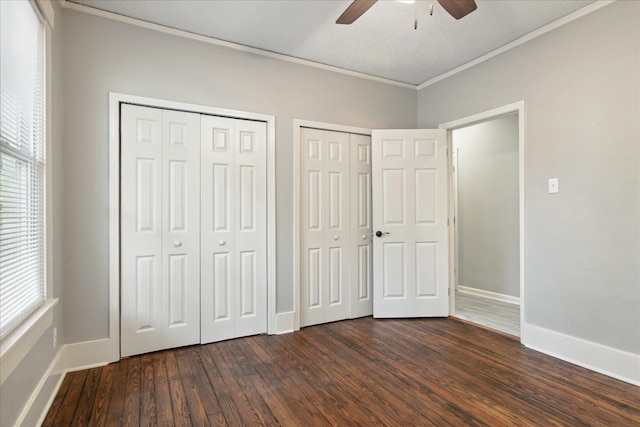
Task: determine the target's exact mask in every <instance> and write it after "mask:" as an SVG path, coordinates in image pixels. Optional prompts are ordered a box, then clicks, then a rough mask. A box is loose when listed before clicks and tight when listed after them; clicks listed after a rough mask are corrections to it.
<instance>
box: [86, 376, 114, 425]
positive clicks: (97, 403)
mask: <svg viewBox="0 0 640 427" xmlns="http://www.w3.org/2000/svg"><path fill="white" fill-rule="evenodd" d="M116 369H118V367H117V365H115V364H111V365H107V366H105V367H104V368H103V369H101V371H102V372H101V373H100V380H99V381H98V384H97V390H96V396H95V398H94V400H93V406H92V407H91V412H90V413H89V421H88V424H87V425H90V426H96V427H102V426H106V425H107V411H108V409H109V405H110V404H112V403H113V404H117V403H116V402H117V401H118V400H119V398H120V397H121V396H120V395H119V394H118V393H117V392H114V391H113V390H112V386H113V375H114V374H115V370H116Z"/></svg>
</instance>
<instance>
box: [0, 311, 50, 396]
mask: <svg viewBox="0 0 640 427" xmlns="http://www.w3.org/2000/svg"><path fill="white" fill-rule="evenodd" d="M57 303H58V300H57V299H50V300H47V301H45V302H44V304H42V306H40V307H39V308H38V309H37V310H36V311H34V312H33V314H31V316H29V317H28V318H27V319H26V320H25V321H24V322H22V323H21V324H20V326H18V327H17V328H16V329H15V330H14V331H13V332H11V333H10V334H9V335H7V336H6V337H5V338H4V339H3V340H2V342H0V385H2V384H3V383H4V381H5V380H6V379H7V378H8V377H9V375H11V373H12V372H13V370H14V369H15V368H16V367H17V366H18V365H19V364H20V362H21V361H22V360H23V359H24V357H25V356H26V355H27V353H29V351H31V349H32V348H33V346H34V345H36V343H37V342H38V340H39V339H40V338H41V337H42V335H44V333H45V332H46V331H47V329H49V327H50V326H51V324H52V323H53V307H55V305H56V304H57Z"/></svg>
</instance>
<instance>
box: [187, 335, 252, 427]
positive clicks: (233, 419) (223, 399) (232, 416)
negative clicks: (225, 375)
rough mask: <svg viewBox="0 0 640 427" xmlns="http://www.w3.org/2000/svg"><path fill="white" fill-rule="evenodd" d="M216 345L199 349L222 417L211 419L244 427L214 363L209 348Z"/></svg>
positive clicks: (234, 403) (208, 345)
mask: <svg viewBox="0 0 640 427" xmlns="http://www.w3.org/2000/svg"><path fill="white" fill-rule="evenodd" d="M214 345H215V344H207V345H204V346H202V347H200V348H199V349H198V354H199V356H200V360H201V361H202V363H203V365H204V366H205V367H206V374H207V377H208V378H209V382H210V383H211V386H212V388H213V392H214V394H215V396H216V400H217V401H218V404H219V405H220V415H218V416H215V415H213V416H210V417H215V418H218V419H219V420H220V422H221V423H222V422H223V423H226V424H228V425H242V424H243V423H244V421H243V419H242V417H241V416H240V413H239V411H238V407H237V405H236V402H235V400H234V398H233V396H232V395H231V393H230V392H229V389H228V388H227V386H226V384H225V382H224V380H223V379H222V375H220V372H218V368H217V366H216V365H215V363H214V362H213V358H212V356H211V354H210V352H209V348H213V346H214ZM239 403H241V402H239Z"/></svg>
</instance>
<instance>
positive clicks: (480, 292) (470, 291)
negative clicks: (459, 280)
mask: <svg viewBox="0 0 640 427" xmlns="http://www.w3.org/2000/svg"><path fill="white" fill-rule="evenodd" d="M456 291H457V292H460V293H461V294H467V295H475V296H478V297H483V298H489V299H493V300H496V301H502V302H506V303H509V304H515V305H520V298H518V297H514V296H511V295H505V294H500V293H498V292H491V291H485V290H484V289H477V288H470V287H468V286H462V285H458V286H457V287H456Z"/></svg>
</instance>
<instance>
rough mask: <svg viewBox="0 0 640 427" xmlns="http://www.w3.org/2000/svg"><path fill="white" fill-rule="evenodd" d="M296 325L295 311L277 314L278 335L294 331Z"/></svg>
mask: <svg viewBox="0 0 640 427" xmlns="http://www.w3.org/2000/svg"><path fill="white" fill-rule="evenodd" d="M294 326H295V311H287V312H285V313H278V314H276V335H280V334H288V333H291V332H293V330H294Z"/></svg>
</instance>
